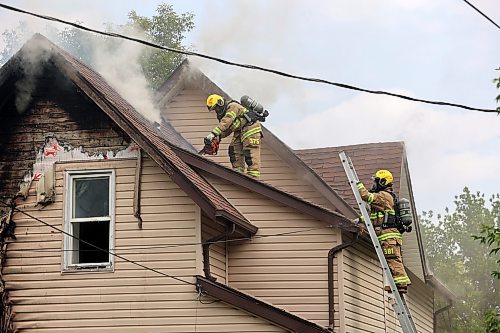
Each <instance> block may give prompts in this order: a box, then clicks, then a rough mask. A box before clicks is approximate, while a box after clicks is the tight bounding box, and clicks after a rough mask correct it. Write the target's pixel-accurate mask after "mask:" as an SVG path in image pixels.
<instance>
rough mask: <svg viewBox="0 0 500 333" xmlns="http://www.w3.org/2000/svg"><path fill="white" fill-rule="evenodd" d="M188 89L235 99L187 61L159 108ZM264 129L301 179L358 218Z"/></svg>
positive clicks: (160, 95)
mask: <svg viewBox="0 0 500 333" xmlns="http://www.w3.org/2000/svg"><path fill="white" fill-rule="evenodd" d="M186 86H188V87H195V88H198V89H200V90H202V91H205V92H207V93H216V94H219V95H221V96H223V97H224V98H226V99H232V98H231V97H230V96H229V95H228V94H227V93H226V92H224V91H223V90H222V89H221V88H220V87H219V86H217V85H216V84H215V83H214V82H213V81H212V80H210V79H209V78H208V77H207V76H206V75H205V74H203V73H202V72H201V71H200V70H199V69H198V68H196V67H195V66H193V65H191V63H190V62H189V61H188V60H187V59H185V60H184V61H183V62H182V63H181V64H180V65H179V66H178V67H177V68H176V69H175V71H174V72H173V73H172V74H171V75H170V77H169V78H168V79H167V80H166V81H165V82H164V83H163V84H162V85H161V86H160V88H158V91H157V94H156V95H157V101H158V104H160V105H164V104H166V103H167V102H168V101H170V99H172V98H173V97H175V96H176V95H177V93H178V92H179V91H180V90H181V89H182V88H183V87H186ZM261 127H262V132H263V135H264V137H265V138H266V139H265V140H266V144H267V145H268V146H269V147H270V148H271V149H272V150H273V152H274V153H275V154H276V155H278V156H279V157H280V158H281V159H283V160H284V161H285V162H286V163H288V165H289V166H290V167H292V169H294V170H295V172H297V174H300V175H301V177H303V178H304V179H307V180H308V181H309V183H310V184H311V185H312V186H313V187H314V188H315V189H316V190H317V191H318V192H319V193H321V194H322V195H323V196H324V197H325V198H326V199H327V200H328V201H330V202H331V203H332V204H333V206H335V208H336V209H337V210H338V211H339V212H340V213H342V214H343V215H344V216H346V217H348V218H351V219H353V218H356V217H357V213H356V211H355V210H354V209H353V208H352V206H351V205H349V203H347V202H346V201H345V200H344V199H343V198H342V197H341V196H340V195H339V194H338V193H337V192H336V191H335V190H334V189H332V187H330V186H328V185H327V184H325V182H324V181H323V180H322V179H321V178H320V177H319V176H318V175H317V174H316V173H315V172H313V171H312V170H311V168H310V167H309V166H308V165H307V164H306V163H304V162H303V161H302V160H301V159H300V158H299V157H298V156H297V155H295V153H294V152H293V150H292V149H291V148H290V147H288V146H287V145H286V144H285V143H284V142H282V141H281V140H280V139H279V138H278V137H277V136H275V135H274V134H273V133H272V132H271V131H269V130H268V129H267V128H266V127H265V126H264V125H263V124H261ZM185 141H186V140H185ZM186 142H187V141H186ZM188 144H189V143H188ZM181 148H182V147H181Z"/></svg>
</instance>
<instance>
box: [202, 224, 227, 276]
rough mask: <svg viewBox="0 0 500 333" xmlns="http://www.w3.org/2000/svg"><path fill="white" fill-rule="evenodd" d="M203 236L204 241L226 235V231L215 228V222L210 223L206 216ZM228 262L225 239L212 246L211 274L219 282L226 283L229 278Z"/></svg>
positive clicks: (221, 228)
mask: <svg viewBox="0 0 500 333" xmlns="http://www.w3.org/2000/svg"><path fill="white" fill-rule="evenodd" d="M201 223H202V224H201V226H202V227H201V235H202V241H207V240H208V239H210V238H212V237H214V236H217V235H220V234H221V233H224V232H225V230H224V228H223V227H221V226H214V225H213V222H211V221H209V220H208V218H207V217H206V216H202V218H201ZM226 266H227V261H226V243H225V242H224V239H222V240H221V241H219V242H217V243H213V244H212V245H210V273H211V275H212V276H213V277H215V278H217V282H220V283H226V277H227V267H226Z"/></svg>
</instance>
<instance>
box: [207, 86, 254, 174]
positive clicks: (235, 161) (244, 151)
mask: <svg viewBox="0 0 500 333" xmlns="http://www.w3.org/2000/svg"><path fill="white" fill-rule="evenodd" d="M207 108H208V110H209V111H215V114H216V115H217V120H218V121H219V124H218V125H217V126H216V127H215V128H214V129H213V130H212V131H211V132H210V134H208V135H207V137H206V139H208V140H209V141H212V140H213V139H214V138H215V137H216V136H218V137H220V138H225V137H227V136H229V135H231V133H233V139H232V141H231V143H230V144H229V150H228V153H229V160H230V161H231V165H232V166H233V169H234V170H237V171H239V172H245V165H246V173H247V174H248V175H249V176H252V177H259V176H260V141H261V138H262V129H261V127H260V122H259V121H258V120H255V119H252V118H250V117H249V116H248V115H249V114H250V113H249V112H248V110H247V109H246V108H245V107H243V106H242V105H241V104H240V103H238V102H236V101H232V100H230V101H225V100H224V98H223V97H222V96H219V95H215V94H213V95H210V96H208V98H207Z"/></svg>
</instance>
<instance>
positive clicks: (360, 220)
mask: <svg viewBox="0 0 500 333" xmlns="http://www.w3.org/2000/svg"><path fill="white" fill-rule="evenodd" d="M364 220H365V219H364V218H363V216H360V217H359V218H357V219H355V220H354V221H353V222H354V223H355V224H356V226H357V227H358V228H359V233H361V234H364V233H365V232H366V225H365V221H364Z"/></svg>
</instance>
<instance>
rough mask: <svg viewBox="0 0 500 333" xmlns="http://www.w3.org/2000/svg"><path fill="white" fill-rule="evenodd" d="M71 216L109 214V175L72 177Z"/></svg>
mask: <svg viewBox="0 0 500 333" xmlns="http://www.w3.org/2000/svg"><path fill="white" fill-rule="evenodd" d="M73 185H74V188H73V190H74V196H73V198H74V199H73V200H74V201H73V207H74V208H73V217H74V218H79V217H80V218H81V217H99V216H109V177H103V178H76V179H74V183H73Z"/></svg>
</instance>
